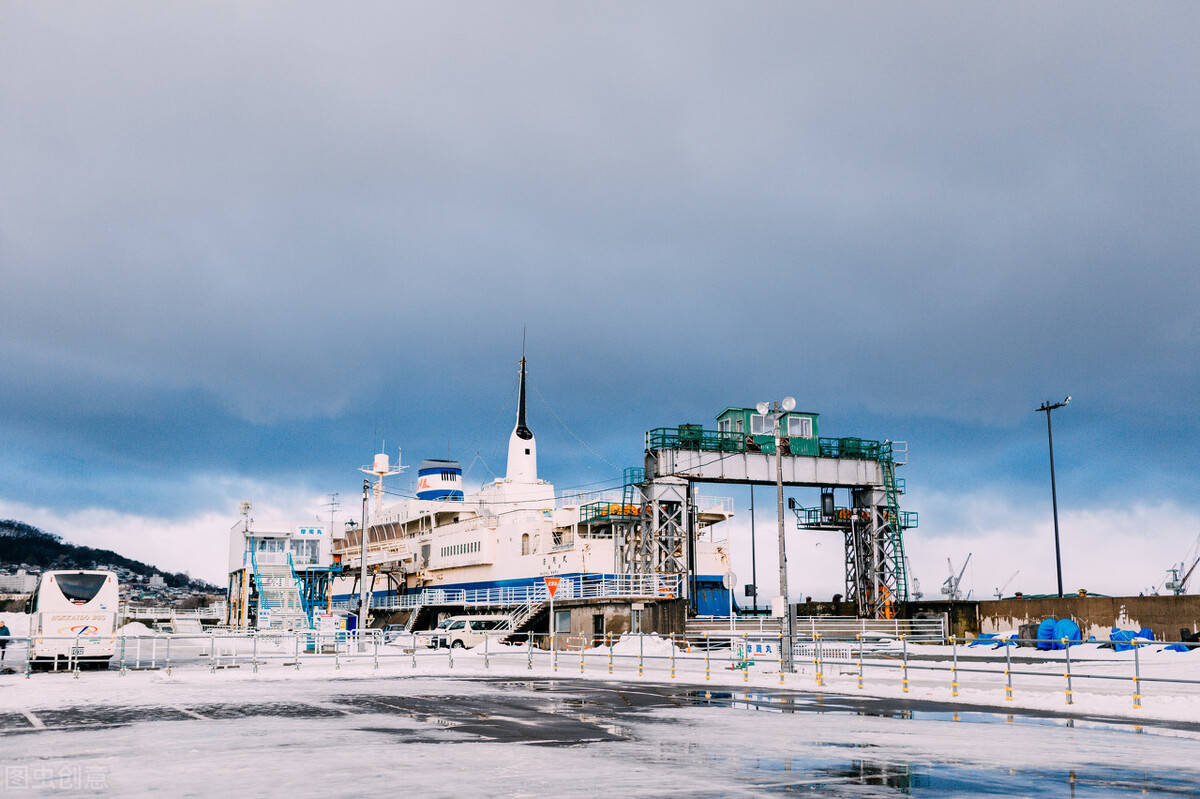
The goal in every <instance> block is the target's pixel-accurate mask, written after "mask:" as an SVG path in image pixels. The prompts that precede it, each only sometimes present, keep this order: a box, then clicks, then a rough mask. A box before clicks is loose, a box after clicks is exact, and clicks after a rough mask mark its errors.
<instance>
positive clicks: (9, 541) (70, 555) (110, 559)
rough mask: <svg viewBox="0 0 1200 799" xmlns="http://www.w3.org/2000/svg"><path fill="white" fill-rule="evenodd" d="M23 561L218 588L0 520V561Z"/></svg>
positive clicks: (197, 587) (16, 563)
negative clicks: (101, 568) (106, 568)
mask: <svg viewBox="0 0 1200 799" xmlns="http://www.w3.org/2000/svg"><path fill="white" fill-rule="evenodd" d="M22 563H24V564H27V565H29V566H34V567H37V568H40V569H94V568H96V567H97V566H101V565H105V566H114V567H118V566H119V567H121V568H125V569H128V570H129V571H131V572H133V573H134V574H140V575H142V576H144V577H151V576H153V575H155V574H157V575H159V576H161V577H162V578H163V581H164V582H166V584H167V585H168V586H170V587H172V588H188V589H191V590H193V591H219V590H220V589H218V588H217V587H216V586H214V585H211V584H209V583H206V582H204V581H203V580H193V579H192V578H190V577H188V576H187V575H186V574H183V573H172V572H165V571H163V570H162V569H158V568H155V567H154V566H151V565H149V564H146V563H142V562H141V561H138V560H133V559H132V558H127V557H125V556H124V555H118V554H117V553H116V552H113V551H112V550H111V549H93V548H92V547H80V546H76V545H74V544H68V543H66V542H65V541H63V540H62V538H61V537H59V536H57V535H54V534H52V533H47V532H45V531H44V530H39V529H38V528H36V527H34V526H33V525H31V524H25V523H24V522H18V521H14V520H13V519H3V520H0V564H3V565H6V566H9V567H10V568H11V567H15V566H19V565H21V564H22Z"/></svg>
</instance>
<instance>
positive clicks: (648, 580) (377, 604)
mask: <svg viewBox="0 0 1200 799" xmlns="http://www.w3.org/2000/svg"><path fill="white" fill-rule="evenodd" d="M682 584H683V581H682V577H681V576H680V575H678V574H608V575H599V576H594V577H563V578H562V580H561V581H560V582H559V585H558V590H557V591H556V592H555V594H554V599H555V601H563V600H571V599H677V598H678V597H680V596H681V595H682V594H681V591H682ZM549 601H550V592H549V590H548V589H547V588H546V585H545V584H544V583H537V584H532V585H516V586H500V587H497V588H469V589H454V588H450V589H447V588H426V589H424V590H422V591H417V592H413V593H411V594H401V595H399V596H394V595H385V596H373V597H371V607H372V608H374V609H376V610H407V609H411V608H415V607H417V606H420V605H434V606H458V607H471V606H476V607H504V606H518V605H528V604H537V603H541V602H549ZM334 604H335V606H337V605H339V604H340V605H341V606H343V607H344V606H345V605H346V603H345V602H344V601H343V602H341V603H337V602H335V603H334Z"/></svg>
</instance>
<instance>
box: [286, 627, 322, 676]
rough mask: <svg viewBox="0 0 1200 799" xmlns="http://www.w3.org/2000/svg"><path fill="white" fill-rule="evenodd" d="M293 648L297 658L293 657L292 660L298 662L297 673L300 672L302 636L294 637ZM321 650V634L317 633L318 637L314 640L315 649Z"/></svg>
mask: <svg viewBox="0 0 1200 799" xmlns="http://www.w3.org/2000/svg"><path fill="white" fill-rule="evenodd" d="M292 647H293V649H294V654H295V657H293V658H292V659H293V660H294V661H296V671H300V636H298V635H293V636H292ZM320 648H321V634H320V633H317V635H316V637H315V638H313V649H320Z"/></svg>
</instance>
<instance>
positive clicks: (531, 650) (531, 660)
mask: <svg viewBox="0 0 1200 799" xmlns="http://www.w3.org/2000/svg"><path fill="white" fill-rule="evenodd" d="M525 641H526V643H527V644H528V645H529V655H528V657H529V670H530V671H533V633H532V632H530V633H529V637H527V638H526V639H525Z"/></svg>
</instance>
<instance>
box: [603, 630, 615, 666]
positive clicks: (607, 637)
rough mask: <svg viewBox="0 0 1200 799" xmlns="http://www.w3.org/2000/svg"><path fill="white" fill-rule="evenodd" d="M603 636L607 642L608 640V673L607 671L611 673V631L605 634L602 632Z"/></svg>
mask: <svg viewBox="0 0 1200 799" xmlns="http://www.w3.org/2000/svg"><path fill="white" fill-rule="evenodd" d="M604 637H605V639H607V642H608V673H609V674H612V673H613V642H612V633H605V634H604Z"/></svg>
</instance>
